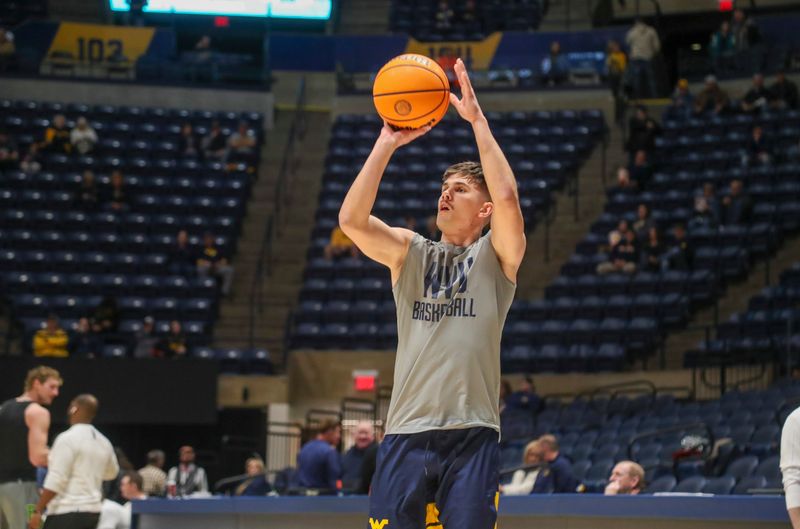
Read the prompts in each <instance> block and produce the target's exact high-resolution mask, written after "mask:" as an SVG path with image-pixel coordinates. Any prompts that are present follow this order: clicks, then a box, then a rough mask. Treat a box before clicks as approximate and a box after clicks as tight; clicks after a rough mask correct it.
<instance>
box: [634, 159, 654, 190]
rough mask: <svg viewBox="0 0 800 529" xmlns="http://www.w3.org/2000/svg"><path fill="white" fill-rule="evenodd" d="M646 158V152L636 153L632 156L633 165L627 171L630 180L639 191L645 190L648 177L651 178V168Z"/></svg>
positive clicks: (648, 180)
mask: <svg viewBox="0 0 800 529" xmlns="http://www.w3.org/2000/svg"><path fill="white" fill-rule="evenodd" d="M647 158H648V156H647V151H645V150H643V149H640V150H638V151H636V153H635V154H634V156H633V165H631V167H630V169H629V172H630V176H631V179H632V180H633V181H634V182H636V186H637V187H638V188H639V189H644V188H646V187H647V184H648V183H649V182H650V177H651V176H653V168H652V167H651V166H650V163H649V162H648V160H647Z"/></svg>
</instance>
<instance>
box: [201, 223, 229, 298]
mask: <svg viewBox="0 0 800 529" xmlns="http://www.w3.org/2000/svg"><path fill="white" fill-rule="evenodd" d="M197 275H198V276H200V277H208V276H213V277H215V278H217V279H219V280H221V281H222V293H223V294H224V295H226V296H227V295H229V294H230V293H231V286H232V285H233V267H232V266H231V265H230V264H229V263H228V259H226V258H225V256H224V255H222V252H221V251H220V250H219V248H217V243H216V241H215V240H214V235H213V234H212V233H206V234H205V235H204V236H203V250H202V251H201V252H200V257H198V258H197Z"/></svg>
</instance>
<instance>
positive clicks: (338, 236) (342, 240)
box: [325, 226, 360, 261]
mask: <svg viewBox="0 0 800 529" xmlns="http://www.w3.org/2000/svg"><path fill="white" fill-rule="evenodd" d="M345 255H349V256H350V257H353V258H358V256H359V255H360V252H359V251H358V247H357V246H356V245H355V243H354V242H353V241H351V240H350V237H348V236H347V235H345V233H344V232H343V231H342V228H340V227H339V226H336V227H335V228H333V231H331V241H330V242H329V243H328V246H326V247H325V259H327V260H328V261H333V260H334V259H338V258H340V257H343V256H345Z"/></svg>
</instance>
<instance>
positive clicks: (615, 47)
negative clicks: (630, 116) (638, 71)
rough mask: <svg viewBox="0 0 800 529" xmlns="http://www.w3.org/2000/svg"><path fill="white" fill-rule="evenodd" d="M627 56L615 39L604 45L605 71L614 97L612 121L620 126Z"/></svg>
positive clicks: (623, 112)
mask: <svg viewBox="0 0 800 529" xmlns="http://www.w3.org/2000/svg"><path fill="white" fill-rule="evenodd" d="M627 65H628V57H627V56H626V55H625V52H624V51H622V48H621V47H620V45H619V42H617V41H616V40H610V41H608V45H606V73H607V75H608V86H609V88H610V89H611V97H613V98H614V122H615V123H616V124H617V125H620V126H622V124H623V119H624V116H625V86H624V83H623V80H624V79H625V68H626V67H627Z"/></svg>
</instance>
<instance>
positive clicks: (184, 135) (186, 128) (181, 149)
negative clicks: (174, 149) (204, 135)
mask: <svg viewBox="0 0 800 529" xmlns="http://www.w3.org/2000/svg"><path fill="white" fill-rule="evenodd" d="M178 153H179V154H180V155H181V156H182V157H184V158H198V157H199V156H200V153H201V151H200V140H199V138H198V137H197V136H195V134H194V129H193V128H192V124H191V123H189V122H188V121H187V122H185V123H184V124H183V125H181V136H180V138H178Z"/></svg>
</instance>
